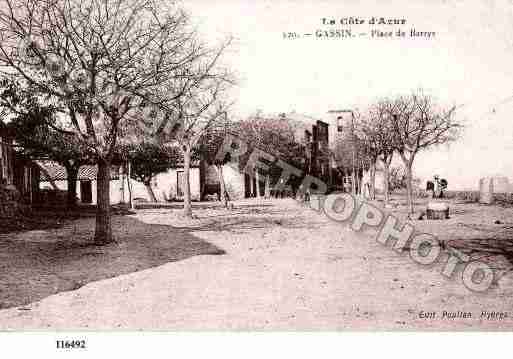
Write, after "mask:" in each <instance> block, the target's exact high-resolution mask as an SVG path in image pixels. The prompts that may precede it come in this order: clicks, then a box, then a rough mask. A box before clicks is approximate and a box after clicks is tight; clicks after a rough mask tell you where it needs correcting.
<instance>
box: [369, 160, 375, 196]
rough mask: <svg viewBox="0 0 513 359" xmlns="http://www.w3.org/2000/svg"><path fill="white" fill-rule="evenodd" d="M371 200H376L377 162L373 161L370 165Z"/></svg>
mask: <svg viewBox="0 0 513 359" xmlns="http://www.w3.org/2000/svg"><path fill="white" fill-rule="evenodd" d="M369 171H370V193H369V195H370V199H371V200H372V201H374V200H375V199H376V161H372V162H371V164H370V169H369Z"/></svg>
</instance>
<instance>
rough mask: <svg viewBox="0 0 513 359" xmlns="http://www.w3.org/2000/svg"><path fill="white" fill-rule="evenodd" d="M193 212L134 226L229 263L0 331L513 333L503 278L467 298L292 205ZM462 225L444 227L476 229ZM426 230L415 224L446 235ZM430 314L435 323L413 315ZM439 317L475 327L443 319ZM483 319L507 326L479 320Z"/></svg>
mask: <svg viewBox="0 0 513 359" xmlns="http://www.w3.org/2000/svg"><path fill="white" fill-rule="evenodd" d="M465 208H466V207H465ZM476 208H477V210H483V209H482V208H481V209H480V207H476ZM508 211H509V212H508ZM472 213H474V212H472ZM500 213H506V216H511V214H512V213H511V210H509V209H508V210H507V211H506V212H504V209H501V211H500ZM467 214H468V213H467ZM196 215H197V217H196V218H195V219H193V220H189V221H185V220H183V219H181V218H180V217H178V216H175V215H173V213H172V212H171V211H170V210H144V211H140V212H138V213H137V214H136V215H134V216H130V219H131V220H133V221H136V222H142V223H145V224H146V225H148V228H151V226H152V225H155V224H157V225H160V226H173V227H175V228H174V230H175V231H176V232H177V233H184V232H186V233H187V234H188V235H189V236H190V237H188V239H189V240H196V241H201V242H202V243H207V244H209V245H210V246H212V248H217V249H221V250H224V251H225V252H226V254H225V255H217V256H212V255H191V256H187V257H186V259H183V260H180V261H174V262H170V263H165V264H162V265H160V266H156V267H149V268H148V269H144V270H140V271H138V272H134V273H130V274H125V275H119V276H117V277H115V278H112V279H106V280H100V281H96V282H91V283H89V284H87V285H85V286H83V287H81V288H80V289H78V290H73V291H68V292H62V293H59V294H56V295H52V296H49V297H47V298H45V299H43V300H41V301H39V302H35V303H32V304H30V305H26V306H24V307H21V308H20V307H18V308H10V309H5V310H2V311H0V328H1V329H25V330H28V329H67V330H73V329H87V328H89V329H94V330H100V329H131V330H138V329H146V330H150V329H153V330H248V329H250V330H343V329H352V330H373V329H385V330H412V329H421V330H479V329H487V330H501V329H502V330H510V329H513V304H512V302H511V296H512V295H513V280H512V278H511V276H510V275H509V274H508V275H505V276H503V277H502V279H501V280H500V282H499V283H498V284H497V285H495V286H494V287H493V288H491V289H490V290H489V291H488V292H486V293H484V294H478V293H474V292H471V291H469V290H468V289H466V288H465V287H464V286H463V284H462V283H461V279H460V277H459V276H458V275H455V276H454V278H453V279H446V278H445V277H443V276H442V275H441V274H440V271H441V265H434V266H428V267H423V266H420V265H418V264H416V263H414V262H412V261H411V259H410V258H409V257H408V256H407V255H406V254H405V253H403V254H398V253H396V252H395V251H393V250H391V249H390V248H387V247H384V246H382V245H381V244H379V243H377V242H376V241H375V240H374V234H375V233H374V232H372V231H366V232H363V233H355V232H352V231H351V230H350V229H349V228H347V226H345V225H342V224H339V223H334V222H332V221H330V220H328V219H327V218H326V217H325V216H323V215H320V214H318V213H316V212H314V211H312V210H311V209H307V208H304V207H302V206H300V205H298V204H297V203H295V202H294V201H292V200H276V201H272V202H265V201H261V202H257V201H248V202H244V203H236V205H235V209H234V210H233V211H228V210H224V209H215V208H205V209H201V210H200V209H197V210H196ZM474 215H476V214H475V213H474ZM458 216H460V217H458V218H459V219H458V220H456V218H453V220H454V223H452V224H450V225H451V226H453V225H454V226H458V223H467V222H468V221H470V222H471V221H472V220H473V219H472V217H468V218H467V217H466V214H465V213H460V214H458ZM509 218H513V216H511V217H509ZM505 219H507V218H505ZM418 222H420V221H418ZM428 222H431V221H424V222H423V224H422V225H424V226H433V227H436V228H438V230H439V231H440V228H441V227H439V226H443V224H441V223H435V224H433V223H428ZM470 222H469V223H470ZM415 225H417V223H415ZM168 228H169V227H168ZM185 229H188V230H187V231H185ZM126 231H128V232H130V229H129V228H127V229H126ZM442 232H443V230H442ZM463 233H466V232H463ZM151 237H152V236H151V235H148V236H147V237H146V239H145V240H146V241H152V238H151ZM196 254H201V253H196ZM106 263H107V262H103V263H97V265H104V264H106ZM432 311H434V312H436V317H435V319H424V318H421V316H422V313H428V312H432ZM443 311H447V312H449V313H452V312H454V313H457V312H471V313H472V318H466V319H463V318H456V319H449V318H442V316H443ZM482 311H487V312H492V311H493V312H497V311H499V312H506V313H508V317H507V318H505V319H501V320H499V319H485V318H480V315H481V313H482Z"/></svg>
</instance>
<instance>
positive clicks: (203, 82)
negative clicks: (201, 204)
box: [168, 44, 233, 218]
mask: <svg viewBox="0 0 513 359" xmlns="http://www.w3.org/2000/svg"><path fill="white" fill-rule="evenodd" d="M226 46H228V44H225V45H223V46H222V47H221V49H219V50H217V51H216V52H215V53H214V56H213V57H210V58H208V57H207V58H208V61H206V62H205V61H202V62H200V63H199V64H196V65H195V66H194V68H193V69H191V70H188V73H189V74H191V76H189V77H187V79H186V80H185V82H186V84H185V85H184V88H185V91H184V96H182V97H180V98H176V99H174V101H173V102H172V104H173V106H174V108H175V110H174V112H172V113H168V116H171V117H172V118H173V122H174V123H175V125H176V126H175V128H174V130H173V132H172V133H171V138H173V139H174V140H175V141H176V142H177V143H178V145H179V148H180V150H181V151H182V155H183V165H184V181H185V183H184V209H183V214H184V216H185V217H189V218H190V217H192V204H191V185H190V168H191V160H192V155H193V151H194V150H199V149H200V148H201V139H202V137H203V136H204V135H205V134H206V133H207V132H208V131H209V130H210V129H211V128H212V127H213V126H214V125H215V124H216V123H217V122H219V121H220V120H222V119H224V118H225V115H226V111H227V109H228V107H229V105H228V104H227V103H226V102H225V101H226V91H227V89H228V88H229V87H230V86H231V85H232V84H233V80H232V79H231V78H230V75H229V74H228V73H227V72H226V71H222V70H220V69H217V68H216V65H217V62H218V59H219V56H220V55H221V54H222V52H223V51H224V49H225V48H226Z"/></svg>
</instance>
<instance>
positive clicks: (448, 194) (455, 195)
mask: <svg viewBox="0 0 513 359" xmlns="http://www.w3.org/2000/svg"><path fill="white" fill-rule="evenodd" d="M419 197H427V192H426V191H422V193H421V194H419ZM444 198H448V199H457V200H461V201H465V202H479V191H444ZM493 198H494V201H495V202H496V203H503V204H513V193H511V192H508V193H494V194H493Z"/></svg>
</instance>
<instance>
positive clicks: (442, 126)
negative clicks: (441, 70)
mask: <svg viewBox="0 0 513 359" xmlns="http://www.w3.org/2000/svg"><path fill="white" fill-rule="evenodd" d="M390 118H391V123H392V128H393V131H394V142H395V147H396V148H397V152H398V153H399V155H400V157H401V159H402V161H403V163H404V167H405V172H406V173H405V174H406V186H407V194H408V212H409V213H410V214H412V213H413V211H414V207H413V185H412V179H413V173H412V167H413V162H414V160H415V157H416V155H417V154H418V153H419V152H420V151H422V150H424V149H427V148H431V147H433V146H437V145H441V144H447V143H450V142H452V141H455V140H456V139H457V138H458V136H459V134H460V133H461V129H462V124H461V123H460V122H459V121H458V120H457V119H456V118H455V107H444V106H442V105H441V104H440V103H437V102H436V101H435V100H434V99H433V97H431V96H429V95H427V94H425V93H424V92H423V91H422V90H419V91H416V92H414V93H412V94H411V95H409V96H400V97H398V98H396V99H395V100H394V102H393V106H392V107H391V108H390Z"/></svg>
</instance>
